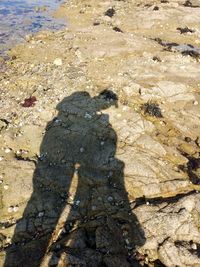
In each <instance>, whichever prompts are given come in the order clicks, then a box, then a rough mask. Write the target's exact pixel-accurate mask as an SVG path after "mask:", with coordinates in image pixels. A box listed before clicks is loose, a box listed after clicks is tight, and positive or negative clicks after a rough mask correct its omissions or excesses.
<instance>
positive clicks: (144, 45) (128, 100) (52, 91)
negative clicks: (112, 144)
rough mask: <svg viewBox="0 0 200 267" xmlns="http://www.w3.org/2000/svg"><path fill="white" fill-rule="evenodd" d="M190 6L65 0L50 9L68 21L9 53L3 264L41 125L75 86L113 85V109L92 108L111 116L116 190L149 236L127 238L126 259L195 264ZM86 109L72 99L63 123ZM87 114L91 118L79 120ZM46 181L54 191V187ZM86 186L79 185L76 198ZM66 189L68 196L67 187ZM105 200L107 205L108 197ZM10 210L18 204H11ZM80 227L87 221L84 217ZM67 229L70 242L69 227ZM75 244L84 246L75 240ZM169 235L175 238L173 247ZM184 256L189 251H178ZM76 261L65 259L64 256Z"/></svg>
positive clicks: (195, 108) (195, 109) (198, 79)
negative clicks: (120, 188) (119, 182)
mask: <svg viewBox="0 0 200 267" xmlns="http://www.w3.org/2000/svg"><path fill="white" fill-rule="evenodd" d="M191 11H192V12H193V16H192V17H191ZM199 11H200V7H192V6H190V7H189V6H185V5H184V1H182V2H181V1H176V0H174V1H172V2H170V3H168V1H161V2H160V1H155V2H154V3H153V2H152V4H151V3H150V4H149V3H148V2H147V1H146V2H144V1H139V0H137V1H135V2H134V3H132V2H131V1H130V2H129V1H109V2H105V1H99V2H98V3H97V2H96V1H94V0H88V1H84V2H81V1H78V0H71V1H68V2H67V3H63V4H62V5H61V6H60V8H59V9H58V11H56V12H55V16H56V17H57V16H64V17H65V18H67V20H68V21H69V23H68V27H67V28H66V29H62V30H59V31H56V32H50V31H42V32H39V33H37V34H34V35H30V36H27V37H26V42H25V43H22V44H19V45H17V46H16V47H13V48H12V50H11V51H10V53H9V55H10V58H11V59H10V60H8V61H4V71H3V73H2V74H1V79H0V83H1V110H2V111H1V117H0V133H1V141H0V143H1V147H2V149H1V154H0V159H1V161H0V164H1V169H2V171H1V173H0V181H2V182H1V184H0V186H1V187H0V199H1V200H0V206H1V207H2V212H1V213H2V214H1V217H2V219H1V221H0V224H1V225H6V224H7V225H9V227H2V229H0V233H1V234H2V236H4V237H5V239H4V241H2V244H1V246H2V252H1V253H0V265H1V264H2V266H3V261H4V259H5V250H4V249H5V248H6V247H8V246H9V244H10V243H9V242H11V237H12V236H13V233H14V229H15V225H16V221H18V220H20V219H21V218H22V216H23V213H24V210H25V209H26V206H27V203H28V201H29V199H30V196H31V193H32V192H33V185H32V178H33V173H34V170H35V164H37V162H38V159H39V158H40V156H41V155H40V153H41V148H40V146H41V143H42V140H43V138H44V135H45V134H46V132H47V131H48V129H47V128H46V126H47V125H48V122H51V121H52V119H53V118H56V116H58V110H57V109H56V106H57V105H59V103H61V102H62V100H63V99H64V98H65V97H68V98H70V96H72V95H73V94H74V93H76V92H81V91H82V92H83V91H84V92H87V93H88V94H89V95H90V97H91V98H94V97H97V96H98V95H99V94H101V92H102V91H104V90H111V91H112V92H114V93H115V94H116V95H117V97H118V107H117V108H116V107H114V106H111V107H109V109H106V110H101V111H100V113H101V114H104V115H105V116H107V117H108V118H109V123H110V125H112V128H113V129H114V131H115V133H116V135H117V147H116V158H117V159H118V160H119V161H121V162H123V163H124V165H125V168H124V188H125V189H126V191H127V196H128V198H129V200H130V203H132V208H131V209H132V212H133V213H134V214H135V216H137V218H138V221H139V222H140V225H141V227H142V229H143V231H144V233H145V238H146V241H145V242H144V244H143V245H141V246H139V245H138V246H137V244H135V246H134V249H132V250H128V251H129V253H133V254H134V255H135V256H133V255H132V256H131V257H133V258H134V261H137V262H139V263H140V264H144V263H146V264H148V266H151V267H153V266H156V263H157V262H160V263H162V264H164V266H173V264H174V263H175V262H176V263H177V262H178V265H180V266H198V265H195V264H198V260H199V258H198V256H197V255H196V254H195V251H196V252H197V251H198V250H199V248H198V246H199V244H200V231H199V228H198V220H199V219H200V213H199V208H198V205H199V203H200V194H199V190H200V178H199V175H200V164H199V153H200V136H199V133H200V123H199V114H200V112H199V111H200V94H199V90H200V75H199V74H200V70H199V64H200V55H199V52H198V51H199V50H198V49H199V48H200V41H199V40H200V39H199V37H200V28H199V25H200V18H199V16H198V14H199V13H198V12H199ZM178 28H181V29H182V31H185V32H184V33H181V31H180V30H178ZM189 29H190V31H189ZM185 44H187V45H189V46H185ZM195 49H197V50H195ZM191 51H192V52H191ZM82 104H83V103H82V102H80V104H78V105H77V106H80V107H81V105H82ZM70 108H71V110H70ZM88 110H90V107H89V106H87V105H86V104H84V105H83V106H82V109H81V108H80V109H78V111H76V109H75V111H74V106H73V102H70V103H69V117H70V116H72V119H71V120H74V117H73V116H74V114H76V113H73V112H77V118H79V117H81V116H83V115H82V113H83V114H88V112H89V111H88ZM70 112H71V113H70ZM85 116H86V115H85ZM89 116H90V113H89V115H87V117H88V120H89ZM91 116H92V115H91ZM85 127H86V128H87V124H86V126H85ZM69 128H70V126H69ZM77 131H80V132H81V131H82V129H81V127H80V128H79V127H78V126H77ZM95 131H97V130H95V129H94V133H96V132H95ZM97 132H98V131H97ZM69 134H71V132H69ZM87 145H88V146H89V145H90V144H89V143H88V144H87ZM71 153H73V151H71ZM94 153H95V152H94ZM101 160H102V159H101ZM102 166H103V163H102ZM21 170H23V172H22V171H21ZM55 183H56V182H55ZM48 186H49V188H50V190H52V192H54V191H55V190H56V186H57V185H56V186H55V184H53V183H52V184H49V185H48ZM96 186H97V185H95V186H94V187H96ZM86 187H87V185H86V184H84V183H83V196H85V199H86V198H87V195H88V193H87V191H84V190H85V188H86ZM21 188H23V190H22V189H21ZM97 188H98V186H97ZM105 188H106V187H105ZM60 190H61V191H62V190H64V189H62V188H61V189H60ZM105 190H107V189H105ZM72 192H73V194H75V193H74V192H76V187H75V185H73V186H72ZM62 193H63V192H62ZM102 194H104V193H102ZM107 197H108V196H107ZM115 197H116V199H117V195H115ZM98 198H101V193H98V190H97V192H96V195H95V199H98ZM82 201H83V204H82ZM99 202H100V200H99ZM99 202H97V203H96V202H95V201H94V203H93V202H92V200H91V203H90V204H91V207H93V206H95V207H96V209H97V211H95V212H94V210H92V208H91V210H90V211H89V212H88V221H90V220H94V218H95V223H94V225H95V226H93V227H97V229H98V227H99V226H98V223H99V224H101V222H100V220H99V221H98V216H100V214H101V213H102V210H100V207H99V206H98V205H100V204H99ZM116 202H117V200H116ZM81 205H82V206H81V207H82V209H84V208H85V207H86V203H85V204H84V197H83V200H81ZM84 205H85V206H84ZM87 205H88V203H87ZM102 205H104V206H106V205H107V203H106V201H105V203H103V204H102ZM10 207H17V208H16V211H13V210H12V211H11V208H10ZM98 208H99V211H98ZM110 210H111V213H112V212H113V214H114V218H115V219H116V218H117V216H119V217H120V216H121V215H120V214H119V212H118V211H116V204H113V206H112V205H111V207H110ZM162 210H163V211H164V212H163V213H162ZM179 211H180V212H179ZM95 216H96V217H95ZM93 217H94V218H93ZM91 218H93V219H91ZM12 220H14V223H13V221H12ZM77 221H78V219H77ZM90 223H91V225H92V222H91V221H90ZM158 225H159V227H158ZM81 227H82V226H77V229H78V230H80V229H82V228H81ZM83 227H86V228H87V227H88V228H87V229H91V228H92V226H90V224H89V222H88V225H87V223H86V226H83ZM90 227H91V228H90ZM105 227H106V226H105ZM113 227H114V226H113ZM184 227H185V228H184ZM172 228H173V229H172ZM186 228H187V229H189V230H188V231H187V233H186V230H185V229H186ZM77 229H76V228H74V230H73V231H74V232H76V230H77ZM59 230H60V229H59ZM73 231H72V232H73ZM88 231H89V230H88ZM69 236H70V238H71V239H72V240H74V239H76V236H75V237H73V235H72V234H71V233H70V234H69ZM65 238H66V236H65ZM128 238H129V237H127V239H128ZM71 239H70V240H71ZM111 239H112V238H111ZM61 240H62V239H61ZM78 240H79V241H80V242H81V237H80V236H79V237H78ZM128 240H129V239H128ZM190 240H192V242H193V243H191V242H189V241H190ZM20 242H21V241H20ZM28 242H29V241H28ZM56 242H58V244H60V243H59V242H60V241H58V240H57V241H56ZM63 242H64V241H63ZM70 242H71V241H70ZM70 242H69V243H67V244H68V245H67V246H69V247H70ZM96 242H97V241H96ZM99 242H100V241H99ZM101 242H102V243H103V241H102V240H101ZM101 242H100V243H101ZM126 242H128V241H126ZM177 242H182V243H181V246H177ZM61 243H62V241H61ZM72 243H73V242H72ZM97 243H98V242H97ZM56 244H57V243H56ZM63 244H64V243H63ZM81 244H82V243H81ZM104 245H105V244H104ZM102 246H103V245H102ZM192 246H193V248H192ZM195 246H196V249H194V247H195ZM127 247H128V245H127V246H126V249H127ZM72 248H73V246H72ZM81 249H82V250H83V251H85V250H87V249H89V248H87V246H86V247H84V248H81ZM192 249H193V250H194V251H193V252H194V253H193V252H191V250H192ZM91 250H92V249H91ZM87 251H88V250H87ZM130 251H132V252H130ZM66 253H68V252H66ZM88 253H89V252H88ZM91 253H92V252H91ZM95 253H96V252H95ZM95 253H94V258H95V259H96V260H97V258H98V257H99V258H101V260H102V259H103V260H104V264H107V265H105V266H112V265H109V264H111V263H112V260H111V259H110V258H109V257H108V256H106V257H105V255H104V254H103V253H102V254H101V252H100V256H99V255H98V257H97V254H95ZM173 253H175V254H173ZM187 253H189V255H190V256H187V257H186V255H188V254H187ZM118 254H119V253H118ZM118 254H117V253H116V254H114V255H115V256H114V257H116V266H120V264H122V262H123V264H124V266H131V265H128V263H126V264H127V265H125V262H126V261H125V259H124V258H123V257H122V258H123V260H122V258H120V259H119V255H118ZM92 255H93V254H92ZM174 255H175V256H174ZM46 257H47V258H48V257H49V253H47V255H46ZM120 257H121V256H120ZM99 258H98V259H99ZM76 260H77V258H76ZM76 260H74V258H73V259H72V263H73V261H74V262H75V261H76ZM81 260H82V262H85V263H84V264H86V266H89V265H87V264H88V258H87V256H83V255H82V254H81ZM190 260H191V262H192V263H191V262H190ZM63 264H64V263H63ZM33 266H34V265H33ZM63 266H67V265H63ZM91 266H92V265H91ZM121 266H122V265H121ZM31 267H32V266H31Z"/></svg>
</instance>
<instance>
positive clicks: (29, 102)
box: [21, 96, 37, 108]
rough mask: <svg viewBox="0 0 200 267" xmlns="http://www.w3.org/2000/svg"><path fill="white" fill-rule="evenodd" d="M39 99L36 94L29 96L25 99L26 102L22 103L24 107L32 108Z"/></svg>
mask: <svg viewBox="0 0 200 267" xmlns="http://www.w3.org/2000/svg"><path fill="white" fill-rule="evenodd" d="M36 101H37V99H36V97H35V96H31V97H29V98H25V99H24V103H22V104H21V106H22V107H24V108H30V107H33V106H35V102H36Z"/></svg>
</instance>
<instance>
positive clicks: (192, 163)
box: [178, 152, 200, 185]
mask: <svg viewBox="0 0 200 267" xmlns="http://www.w3.org/2000/svg"><path fill="white" fill-rule="evenodd" d="M181 154H182V155H183V156H184V157H186V158H187V159H188V162H187V164H185V165H179V166H178V167H179V169H180V170H181V171H183V172H185V173H187V174H188V177H189V179H190V181H191V182H192V183H193V184H195V185H200V177H199V176H198V174H197V173H196V171H197V170H198V169H199V168H200V158H195V157H192V156H190V155H188V154H186V153H183V152H182V153H181Z"/></svg>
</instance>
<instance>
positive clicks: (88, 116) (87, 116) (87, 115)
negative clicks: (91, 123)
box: [84, 112, 92, 119]
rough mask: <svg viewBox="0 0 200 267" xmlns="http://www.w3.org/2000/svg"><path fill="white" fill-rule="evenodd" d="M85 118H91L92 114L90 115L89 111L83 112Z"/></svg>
mask: <svg viewBox="0 0 200 267" xmlns="http://www.w3.org/2000/svg"><path fill="white" fill-rule="evenodd" d="M84 117H85V118H86V119H91V118H92V115H90V114H89V113H87V112H86V113H85V116H84Z"/></svg>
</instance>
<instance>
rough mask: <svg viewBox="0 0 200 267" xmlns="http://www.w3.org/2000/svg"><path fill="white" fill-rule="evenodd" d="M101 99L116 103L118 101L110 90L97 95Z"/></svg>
mask: <svg viewBox="0 0 200 267" xmlns="http://www.w3.org/2000/svg"><path fill="white" fill-rule="evenodd" d="M99 95H100V96H101V97H102V98H104V99H105V100H109V101H110V100H113V101H117V100H118V96H117V95H116V94H115V93H114V92H113V91H111V90H108V89H105V90H103V91H102V92H101V93H100V94H99Z"/></svg>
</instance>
